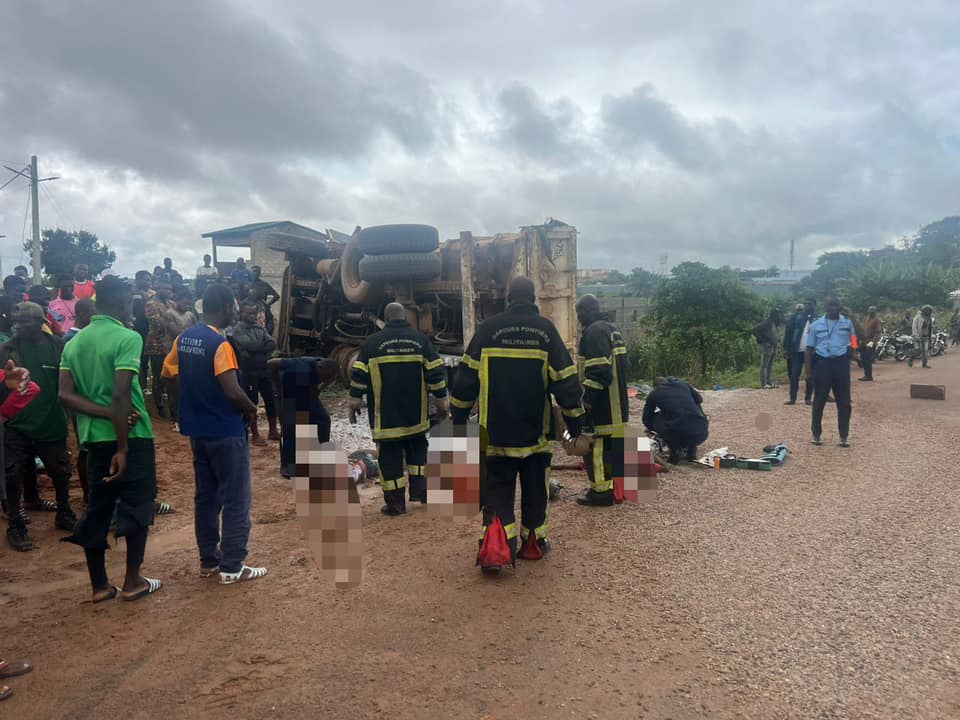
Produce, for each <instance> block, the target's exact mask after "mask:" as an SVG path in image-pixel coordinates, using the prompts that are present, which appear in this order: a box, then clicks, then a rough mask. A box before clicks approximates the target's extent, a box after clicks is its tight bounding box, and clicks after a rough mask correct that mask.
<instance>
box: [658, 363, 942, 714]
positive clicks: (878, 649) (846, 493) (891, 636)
mask: <svg viewBox="0 0 960 720" xmlns="http://www.w3.org/2000/svg"><path fill="white" fill-rule="evenodd" d="M958 361H960V356H951V357H948V358H942V359H941V360H940V362H939V363H937V367H936V368H934V370H933V371H931V372H930V373H925V374H923V375H919V374H918V372H917V371H913V372H912V373H911V372H910V371H909V370H908V369H907V368H906V367H905V366H902V365H895V364H894V363H882V364H880V365H879V366H878V368H877V372H876V376H877V378H878V382H876V383H874V384H872V385H870V384H867V383H857V382H854V386H855V387H854V393H855V395H854V416H853V425H852V432H851V440H852V442H853V443H854V447H853V448H852V449H850V450H843V449H841V448H838V447H836V440H837V435H836V424H835V422H836V421H835V413H834V410H833V408H832V406H829V405H828V407H827V410H826V413H825V421H824V428H825V433H824V435H825V438H824V439H825V441H826V444H825V445H824V447H821V448H815V447H812V446H811V445H809V444H808V438H809V415H810V413H809V408H806V407H805V406H802V405H799V406H795V407H784V406H782V405H781V403H782V400H783V395H782V393H780V392H775V391H730V392H719V393H713V392H711V393H706V400H705V405H706V407H707V408H708V412H709V413H710V414H711V420H712V422H711V429H712V436H711V438H710V441H709V446H710V448H713V447H718V446H722V445H729V446H730V448H731V450H732V451H734V452H737V453H738V454H740V455H747V456H749V455H752V454H753V455H755V454H757V453H759V451H760V448H761V447H763V446H764V445H766V444H770V443H773V442H777V441H781V440H783V441H786V442H787V444H788V445H789V446H790V448H791V450H792V454H791V456H790V458H789V459H788V460H787V462H786V464H785V466H784V467H782V468H779V469H774V470H772V471H771V472H769V473H767V472H756V471H754V472H749V471H714V470H709V469H706V468H705V469H703V470H701V469H699V468H695V467H685V468H683V469H682V470H681V472H680V473H673V474H670V475H666V476H663V479H662V483H661V487H662V493H661V497H660V498H659V502H658V503H656V505H655V506H653V507H651V508H648V509H647V510H646V512H644V513H643V514H644V515H646V516H647V518H648V519H649V522H651V523H652V524H653V526H652V528H650V535H649V536H648V537H646V538H645V540H648V541H650V542H651V546H650V547H649V548H648V552H649V553H651V554H652V555H655V556H657V557H658V558H669V559H670V560H669V561H668V562H667V563H665V564H663V565H660V564H659V562H658V563H657V564H655V565H653V566H651V567H650V571H651V572H652V573H655V574H656V575H657V576H658V578H659V582H658V583H656V588H657V591H656V596H657V597H658V600H659V603H662V607H663V608H664V609H665V612H666V613H667V614H668V615H669V616H671V617H674V618H676V619H677V621H679V622H688V623H694V624H696V626H697V627H698V628H699V629H700V631H701V633H702V635H703V637H705V638H706V640H707V641H708V642H709V644H710V646H711V648H712V650H713V653H712V657H711V660H710V662H709V664H708V665H707V669H708V671H709V673H710V674H711V675H714V681H715V682H717V683H718V684H720V685H722V686H725V687H726V688H728V689H729V690H730V691H731V693H732V694H733V695H734V696H735V697H736V698H737V699H738V703H737V704H740V703H743V704H744V705H745V706H746V707H747V708H750V707H752V708H754V710H755V713H756V714H755V716H756V717H817V718H847V717H862V718H872V717H899V718H905V717H925V718H940V717H957V716H958V715H960V706H958V705H957V700H958V698H960V693H958V692H957V690H956V689H955V688H956V681H957V671H958V666H957V657H958V654H960V633H958V629H957V617H958V612H960V589H958V588H960V585H958V582H957V576H958V569H960V568H958V566H960V562H958V557H960V553H958V551H960V541H958V534H957V530H958V525H960V501H958V497H957V481H958V479H960V473H958V471H957V465H956V459H955V456H954V455H953V452H952V451H953V448H954V447H956V439H957V431H956V428H957V420H958V419H960V418H958V415H960V413H958V404H957V403H956V402H953V401H951V402H948V403H937V402H932V401H919V400H913V401H911V400H909V399H907V397H908V395H907V380H908V378H909V379H911V380H917V379H918V378H919V379H921V380H922V381H926V382H939V383H944V382H948V376H949V375H950V374H951V373H953V374H954V377H955V373H956V372H957V370H958V369H960V363H958ZM854 372H856V370H855V369H854ZM948 393H949V390H948ZM764 428H765V429H764ZM747 714H750V713H749V712H748V713H747Z"/></svg>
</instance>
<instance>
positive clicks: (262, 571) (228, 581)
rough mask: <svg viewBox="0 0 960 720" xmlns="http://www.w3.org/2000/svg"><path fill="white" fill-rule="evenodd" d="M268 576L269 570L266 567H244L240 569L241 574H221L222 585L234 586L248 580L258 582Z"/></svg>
mask: <svg viewBox="0 0 960 720" xmlns="http://www.w3.org/2000/svg"><path fill="white" fill-rule="evenodd" d="M266 574H267V569H266V568H265V567H250V566H249V565H244V566H243V567H241V568H240V572H235V573H225V572H222V573H220V584H221V585H233V584H234V583H238V582H244V581H246V580H256V579H257V578H262V577H263V576H264V575H266Z"/></svg>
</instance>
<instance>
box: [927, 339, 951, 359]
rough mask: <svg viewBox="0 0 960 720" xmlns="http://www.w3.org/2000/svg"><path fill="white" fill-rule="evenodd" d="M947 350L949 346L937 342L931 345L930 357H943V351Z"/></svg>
mask: <svg viewBox="0 0 960 720" xmlns="http://www.w3.org/2000/svg"><path fill="white" fill-rule="evenodd" d="M946 349H947V346H946V345H944V344H943V343H939V342H935V343H933V344H931V345H930V357H937V356H939V355H943V351H944V350H946Z"/></svg>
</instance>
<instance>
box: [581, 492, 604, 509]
mask: <svg viewBox="0 0 960 720" xmlns="http://www.w3.org/2000/svg"><path fill="white" fill-rule="evenodd" d="M577 505H587V506H590V507H610V506H611V505H613V490H607V491H606V492H594V491H593V490H587V492H586V494H585V495H581V496H580V497H578V498H577Z"/></svg>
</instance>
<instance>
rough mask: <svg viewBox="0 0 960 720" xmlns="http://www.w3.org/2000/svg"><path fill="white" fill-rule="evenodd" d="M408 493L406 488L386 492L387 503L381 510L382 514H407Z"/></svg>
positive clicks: (384, 497)
mask: <svg viewBox="0 0 960 720" xmlns="http://www.w3.org/2000/svg"><path fill="white" fill-rule="evenodd" d="M406 492H407V490H406V488H400V489H399V490H385V491H384V493H383V499H384V501H385V502H386V505H384V506H383V507H382V508H380V512H382V513H383V514H384V515H404V514H405V513H406V512H407V504H406V502H405V498H404V496H405V495H406Z"/></svg>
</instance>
